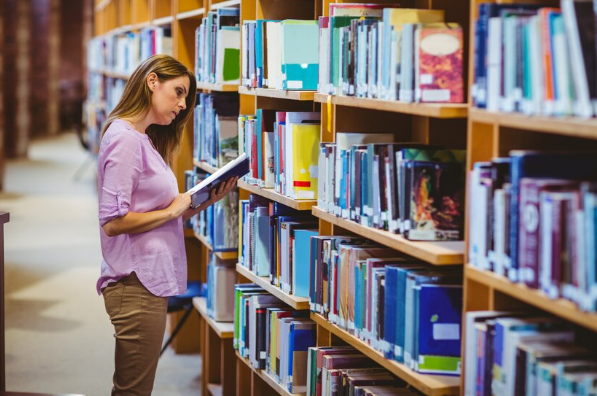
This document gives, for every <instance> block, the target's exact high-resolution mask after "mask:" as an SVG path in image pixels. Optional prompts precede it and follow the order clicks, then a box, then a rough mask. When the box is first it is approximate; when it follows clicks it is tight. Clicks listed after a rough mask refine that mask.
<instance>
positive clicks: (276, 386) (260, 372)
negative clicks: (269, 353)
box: [236, 351, 305, 396]
mask: <svg viewBox="0 0 597 396" xmlns="http://www.w3.org/2000/svg"><path fill="white" fill-rule="evenodd" d="M236 357H237V358H238V359H239V360H241V361H242V362H243V363H244V364H246V365H247V367H249V368H250V369H251V371H253V372H254V373H255V375H258V376H259V377H261V378H262V379H263V380H264V381H265V382H266V383H267V384H268V385H269V386H270V387H271V388H272V389H273V390H275V391H276V392H277V393H278V394H280V395H282V396H299V395H305V393H290V392H288V389H286V388H284V387H283V386H282V385H280V384H279V383H278V382H276V380H275V379H274V378H273V377H272V376H271V375H269V374H268V373H267V372H266V371H265V370H260V369H256V368H255V367H253V365H252V364H251V362H250V361H249V360H248V359H245V358H244V357H242V356H241V355H240V353H238V351H236Z"/></svg>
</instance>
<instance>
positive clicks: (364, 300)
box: [309, 236, 462, 375]
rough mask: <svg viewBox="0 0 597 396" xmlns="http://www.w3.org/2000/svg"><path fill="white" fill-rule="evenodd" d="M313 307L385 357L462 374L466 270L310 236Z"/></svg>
mask: <svg viewBox="0 0 597 396" xmlns="http://www.w3.org/2000/svg"><path fill="white" fill-rule="evenodd" d="M310 263H311V264H310V267H311V268H310V285H309V291H310V293H309V295H310V301H309V303H310V304H309V305H310V309H311V311H314V312H316V313H318V314H320V315H322V316H323V317H324V318H327V320H328V321H329V322H330V323H333V324H335V325H337V326H338V327H340V328H341V329H344V330H345V331H347V332H348V333H349V334H353V335H354V336H355V337H358V338H359V339H361V340H362V341H364V342H366V343H367V344H369V345H371V347H372V348H373V349H375V350H377V351H379V352H381V353H383V354H384V356H385V357H386V358H388V359H393V360H396V361H397V362H399V363H402V364H404V365H406V366H407V367H408V368H411V369H413V370H415V371H418V372H420V373H425V374H450V375H458V374H460V340H461V336H460V333H461V332H460V321H461V310H462V273H461V270H460V269H458V268H442V269H436V268H433V267H430V266H428V265H427V264H425V263H423V262H420V261H418V260H416V259H414V258H412V257H408V256H405V255H403V254H400V253H398V252H396V251H394V250H391V249H388V248H384V247H381V246H377V245H374V244H372V243H370V242H368V241H367V240H364V239H361V238H355V237H342V236H316V237H312V238H311V261H310Z"/></svg>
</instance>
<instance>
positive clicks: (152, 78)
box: [147, 72, 158, 92]
mask: <svg viewBox="0 0 597 396" xmlns="http://www.w3.org/2000/svg"><path fill="white" fill-rule="evenodd" d="M157 83H158V75H157V74H155V73H153V72H151V73H149V75H148V76H147V86H148V87H149V90H150V91H151V92H153V91H154V90H155V87H156V84H157Z"/></svg>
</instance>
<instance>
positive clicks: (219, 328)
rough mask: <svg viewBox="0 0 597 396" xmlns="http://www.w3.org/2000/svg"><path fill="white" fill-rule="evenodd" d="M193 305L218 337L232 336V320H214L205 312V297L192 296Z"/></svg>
mask: <svg viewBox="0 0 597 396" xmlns="http://www.w3.org/2000/svg"><path fill="white" fill-rule="evenodd" d="M193 306H194V307H195V309H196V310H197V311H198V312H199V314H200V315H201V316H202V317H203V319H204V320H205V321H206V322H207V323H208V324H209V325H210V326H211V328H212V329H214V331H215V332H216V334H217V335H218V337H220V338H233V337H234V323H233V322H216V321H215V320H213V319H212V318H210V317H209V315H208V314H207V301H206V299H205V297H195V298H193Z"/></svg>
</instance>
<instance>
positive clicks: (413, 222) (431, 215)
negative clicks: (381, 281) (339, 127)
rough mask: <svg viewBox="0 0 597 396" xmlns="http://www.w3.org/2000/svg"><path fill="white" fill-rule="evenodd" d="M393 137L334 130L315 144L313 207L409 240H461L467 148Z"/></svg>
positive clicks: (462, 236) (462, 235)
mask: <svg viewBox="0 0 597 396" xmlns="http://www.w3.org/2000/svg"><path fill="white" fill-rule="evenodd" d="M393 141H394V138H393V136H392V135H390V134H364V133H347V132H339V133H337V134H336V143H320V146H319V161H318V164H319V166H318V172H319V177H318V180H321V181H322V182H320V183H319V184H318V186H319V191H318V200H317V206H318V207H320V208H321V209H323V210H325V211H327V212H329V213H333V214H335V215H336V216H338V217H342V218H344V219H347V220H352V221H355V222H357V223H360V224H362V225H365V226H368V227H375V228H379V229H383V230H388V231H391V232H394V233H402V234H404V236H405V237H406V238H408V239H411V240H461V239H463V238H464V234H463V225H464V214H463V209H464V186H465V180H464V179H465V177H464V175H465V171H464V163H465V158H466V152H465V151H464V150H448V149H443V148H441V147H438V146H428V145H424V144H420V143H392V142H393ZM323 181H325V182H323Z"/></svg>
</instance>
